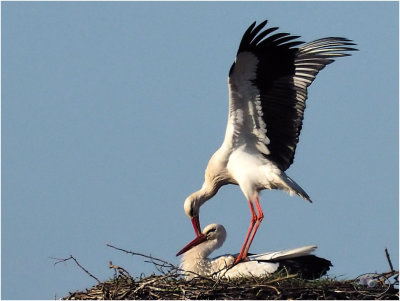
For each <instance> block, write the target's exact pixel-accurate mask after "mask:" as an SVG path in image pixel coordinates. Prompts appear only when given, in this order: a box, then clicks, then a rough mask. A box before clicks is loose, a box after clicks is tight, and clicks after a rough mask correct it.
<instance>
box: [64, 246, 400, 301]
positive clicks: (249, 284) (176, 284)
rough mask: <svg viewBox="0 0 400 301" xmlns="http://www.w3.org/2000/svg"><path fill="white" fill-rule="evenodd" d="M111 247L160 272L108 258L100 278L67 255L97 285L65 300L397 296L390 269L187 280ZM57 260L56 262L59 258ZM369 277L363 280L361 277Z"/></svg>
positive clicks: (170, 267) (156, 262)
mask: <svg viewBox="0 0 400 301" xmlns="http://www.w3.org/2000/svg"><path fill="white" fill-rule="evenodd" d="M108 246H109V247H111V248H114V249H117V250H120V251H123V252H125V253H128V254H131V255H139V256H143V257H145V258H147V259H148V260H147V261H148V262H150V263H153V264H154V265H155V266H156V268H157V270H158V271H159V272H160V275H156V274H152V275H151V276H148V277H145V276H142V277H132V276H131V275H130V274H129V272H128V271H127V270H125V269H124V268H122V267H119V266H116V265H114V264H113V263H112V262H110V263H109V268H111V269H113V270H114V277H113V278H112V279H111V280H109V281H105V282H100V281H99V279H97V278H96V277H95V276H94V275H92V274H91V273H90V272H89V271H87V270H86V269H85V268H83V267H82V265H80V264H79V262H78V261H77V260H76V259H75V258H74V257H73V256H70V257H69V258H67V259H61V260H58V262H61V261H67V260H70V259H72V260H74V261H75V263H76V264H77V265H78V266H79V267H80V268H81V269H82V270H83V271H85V272H86V273H87V274H88V275H89V276H90V277H92V278H94V279H95V280H96V281H97V282H98V284H97V285H95V286H93V287H92V288H90V289H86V290H85V291H76V292H74V293H69V295H68V296H66V297H65V298H63V299H64V300H129V299H130V300H133V299H145V300H154V299H167V300H180V299H181V300H184V299H202V300H205V299H214V300H215V299H231V300H243V299H246V300H252V299H258V300H261V299H265V300H266V299H268V300H269V299H272V300H274V299H284V300H285V299H286V300H288V299H289V300H290V299H291V300H304V299H306V300H314V299H315V300H316V299H332V300H333V299H341V300H371V299H377V300H398V299H399V290H398V272H397V271H394V270H392V271H390V272H388V273H382V274H365V275H367V276H368V277H366V278H362V277H361V278H360V277H357V278H356V279H352V280H337V279H335V278H327V277H324V278H321V279H317V280H306V279H303V278H301V275H293V274H289V272H288V271H287V270H281V271H279V272H277V273H274V274H273V275H271V276H269V277H243V278H237V279H230V280H228V279H224V278H215V277H204V276H199V275H198V277H195V278H193V279H192V280H190V281H187V280H185V279H184V278H183V277H182V271H181V270H180V269H179V268H178V267H176V266H174V265H172V264H170V263H168V262H166V261H164V260H162V259H158V258H154V257H151V256H148V255H143V254H140V253H135V252H131V251H126V250H123V249H120V248H116V247H113V246H111V245H108ZM58 262H56V263H58ZM360 279H361V280H365V279H368V281H369V282H368V283H367V282H365V281H364V282H363V281H360Z"/></svg>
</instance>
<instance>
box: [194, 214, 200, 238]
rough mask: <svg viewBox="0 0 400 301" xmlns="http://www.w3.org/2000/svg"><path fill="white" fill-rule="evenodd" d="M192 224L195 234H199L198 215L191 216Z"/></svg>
mask: <svg viewBox="0 0 400 301" xmlns="http://www.w3.org/2000/svg"><path fill="white" fill-rule="evenodd" d="M192 225H193V229H194V232H195V233H196V236H197V237H199V236H201V235H202V234H201V228H200V220H199V217H198V216H195V217H192Z"/></svg>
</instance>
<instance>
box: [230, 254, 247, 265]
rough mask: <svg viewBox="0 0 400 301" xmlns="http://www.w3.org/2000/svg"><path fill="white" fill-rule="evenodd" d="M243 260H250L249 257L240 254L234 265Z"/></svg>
mask: <svg viewBox="0 0 400 301" xmlns="http://www.w3.org/2000/svg"><path fill="white" fill-rule="evenodd" d="M242 261H248V259H247V257H244V258H242V256H240V255H239V256H238V257H237V258H236V260H235V262H234V263H233V265H237V264H238V263H240V262H242Z"/></svg>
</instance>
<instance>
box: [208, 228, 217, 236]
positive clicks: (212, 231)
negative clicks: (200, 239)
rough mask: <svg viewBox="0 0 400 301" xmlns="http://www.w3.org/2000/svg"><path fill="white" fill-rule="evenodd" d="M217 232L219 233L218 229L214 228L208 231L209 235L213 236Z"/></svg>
mask: <svg viewBox="0 0 400 301" xmlns="http://www.w3.org/2000/svg"><path fill="white" fill-rule="evenodd" d="M215 231H217V229H215V228H213V229H210V230H208V231H207V235H211V234H213V233H214V232H215Z"/></svg>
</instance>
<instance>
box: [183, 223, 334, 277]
mask: <svg viewBox="0 0 400 301" xmlns="http://www.w3.org/2000/svg"><path fill="white" fill-rule="evenodd" d="M225 238H226V230H225V228H224V226H222V225H218V224H211V225H208V226H207V227H205V228H204V231H203V232H202V235H201V236H199V237H196V238H195V239H194V240H193V241H192V242H190V243H189V244H188V245H187V246H186V247H184V248H183V249H182V250H181V251H180V252H179V253H178V254H183V256H182V260H181V265H180V268H181V269H182V270H183V271H184V275H185V278H186V279H187V280H190V279H192V278H194V277H196V276H199V275H200V276H213V277H225V278H237V277H246V276H250V277H260V276H270V275H271V274H273V273H275V272H277V271H279V270H281V269H283V268H285V269H286V270H287V271H288V272H289V273H294V274H300V275H301V276H302V277H303V278H305V279H315V278H318V277H321V276H323V275H325V273H326V272H327V271H328V270H329V269H330V267H331V266H332V264H331V262H330V261H329V260H326V259H324V258H320V257H317V256H315V255H311V253H312V252H313V251H314V250H315V249H316V248H317V246H306V247H300V248H296V249H291V250H286V251H277V252H268V253H263V254H257V255H249V256H248V258H247V261H242V262H240V263H238V264H236V265H233V264H234V261H235V256H233V255H224V256H219V257H216V258H214V259H209V258H208V256H209V255H210V254H211V253H212V252H213V251H214V250H216V249H218V248H219V247H221V246H222V244H223V243H224V241H225Z"/></svg>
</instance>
